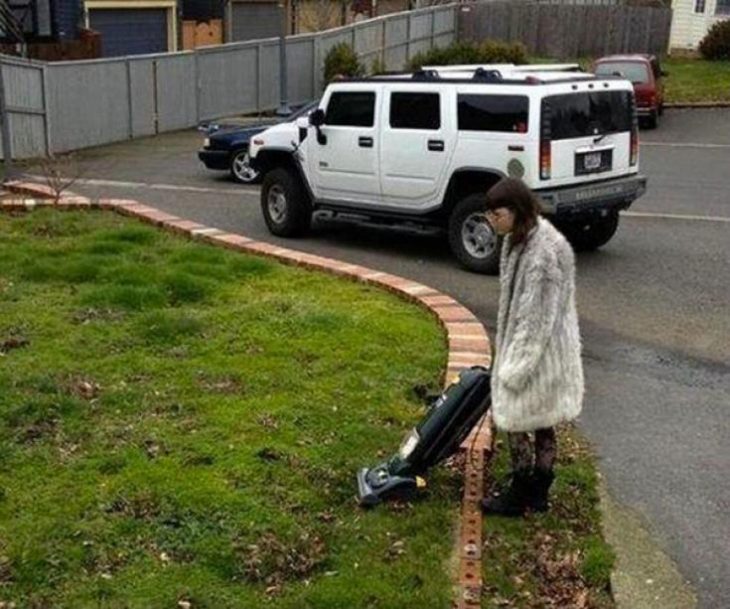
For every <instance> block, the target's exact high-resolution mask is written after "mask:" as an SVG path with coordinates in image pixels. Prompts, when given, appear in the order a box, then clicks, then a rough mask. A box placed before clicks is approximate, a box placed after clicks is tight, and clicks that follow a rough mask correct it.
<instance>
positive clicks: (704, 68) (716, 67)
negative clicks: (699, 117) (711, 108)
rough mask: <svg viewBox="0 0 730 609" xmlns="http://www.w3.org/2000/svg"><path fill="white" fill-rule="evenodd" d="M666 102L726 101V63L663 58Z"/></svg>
mask: <svg viewBox="0 0 730 609" xmlns="http://www.w3.org/2000/svg"><path fill="white" fill-rule="evenodd" d="M663 69H664V70H666V71H667V72H668V73H669V76H668V77H667V78H665V79H664V82H665V93H666V99H667V102H717V101H723V102H730V61H706V60H704V59H679V58H676V59H674V58H667V59H665V60H664V63H663Z"/></svg>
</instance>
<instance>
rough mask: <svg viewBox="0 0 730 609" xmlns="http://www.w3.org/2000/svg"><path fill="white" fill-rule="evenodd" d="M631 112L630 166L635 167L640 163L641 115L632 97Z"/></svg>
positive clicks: (630, 101)
mask: <svg viewBox="0 0 730 609" xmlns="http://www.w3.org/2000/svg"><path fill="white" fill-rule="evenodd" d="M629 112H631V153H630V156H629V165H630V166H631V167H634V166H635V165H636V163H637V162H638V161H639V115H638V114H637V112H636V100H635V99H634V96H633V95H631V96H630V100H629Z"/></svg>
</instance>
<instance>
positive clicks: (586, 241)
mask: <svg viewBox="0 0 730 609" xmlns="http://www.w3.org/2000/svg"><path fill="white" fill-rule="evenodd" d="M618 221H619V217H618V212H617V211H614V212H611V213H610V214H609V215H608V216H606V217H605V218H595V219H594V220H591V221H590V222H586V223H580V224H573V225H572V226H569V227H568V230H567V231H566V232H567V237H568V240H569V241H570V242H571V243H572V244H573V247H574V248H575V249H576V250H579V251H584V252H585V251H591V250H596V249H598V248H599V247H601V246H602V245H606V243H608V242H609V241H610V240H611V238H612V237H613V236H614V235H615V234H616V231H617V230H618Z"/></svg>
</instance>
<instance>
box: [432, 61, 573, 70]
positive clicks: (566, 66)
mask: <svg viewBox="0 0 730 609" xmlns="http://www.w3.org/2000/svg"><path fill="white" fill-rule="evenodd" d="M479 68H482V69H484V70H499V71H509V72H582V71H583V69H582V68H581V67H580V65H579V64H577V63H530V64H523V65H516V64H514V63H483V64H478V63H475V64H464V65H453V66H423V67H422V68H421V69H422V70H435V71H437V72H472V71H474V70H478V69H479Z"/></svg>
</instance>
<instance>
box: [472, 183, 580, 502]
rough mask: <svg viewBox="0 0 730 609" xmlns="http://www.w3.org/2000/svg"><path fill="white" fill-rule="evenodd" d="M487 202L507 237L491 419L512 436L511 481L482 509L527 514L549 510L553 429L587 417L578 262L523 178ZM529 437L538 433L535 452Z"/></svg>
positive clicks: (493, 221)
mask: <svg viewBox="0 0 730 609" xmlns="http://www.w3.org/2000/svg"><path fill="white" fill-rule="evenodd" d="M486 203H487V212H486V215H487V218H488V220H489V222H490V224H491V225H492V227H493V228H494V230H495V232H496V233H497V234H499V235H502V236H504V241H503V244H502V252H501V260H500V264H501V266H500V268H501V271H500V298H499V314H498V318H497V341H496V345H495V356H494V363H493V366H492V414H493V417H494V422H495V424H496V425H497V427H498V428H499V429H502V430H505V431H507V432H508V434H507V437H508V440H509V447H510V456H511V459H512V481H511V484H510V486H509V489H508V490H507V491H506V492H504V493H502V494H501V495H500V496H499V497H496V498H486V499H484V500H483V501H482V509H483V511H484V512H485V513H491V514H502V515H505V516H520V515H522V514H524V513H525V511H526V510H527V509H530V510H533V511H539V512H544V511H547V509H548V491H549V489H550V485H551V484H552V482H553V479H554V474H553V466H554V464H555V457H556V449H557V447H556V438H555V429H554V427H555V425H557V424H558V423H560V422H562V421H569V420H571V419H574V418H575V417H577V416H578V414H579V413H580V411H581V404H582V400H583V367H582V364H581V355H580V348H581V346H580V332H579V330H578V315H577V312H576V307H575V260H574V256H573V250H572V249H571V247H570V245H569V244H568V242H567V241H566V240H565V238H564V237H563V235H561V234H560V233H559V232H558V231H557V229H555V227H553V225H552V224H550V223H549V222H548V221H547V220H545V219H544V218H542V217H540V216H539V209H540V204H539V203H538V201H537V198H536V197H535V195H534V194H533V193H532V192H531V191H530V189H529V188H527V186H525V185H524V184H523V183H522V182H520V181H519V180H515V179H512V178H505V179H503V180H501V181H500V182H498V183H497V184H496V185H495V186H493V187H492V188H491V189H490V190H489V192H488V193H487V201H486ZM528 432H534V435H535V439H534V450H533V448H532V446H531V441H530V437H529V435H528ZM533 453H534V460H533Z"/></svg>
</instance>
